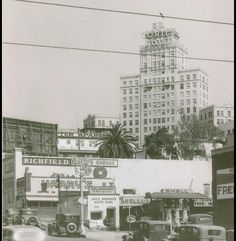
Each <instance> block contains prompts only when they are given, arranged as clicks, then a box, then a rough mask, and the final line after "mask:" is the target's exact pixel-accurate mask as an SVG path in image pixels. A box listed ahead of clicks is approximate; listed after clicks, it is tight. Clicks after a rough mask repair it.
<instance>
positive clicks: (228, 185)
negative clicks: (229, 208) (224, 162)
mask: <svg viewBox="0 0 236 241" xmlns="http://www.w3.org/2000/svg"><path fill="white" fill-rule="evenodd" d="M216 183H217V185H216V189H217V190H216V194H217V195H216V197H217V200H221V199H232V198H234V168H233V167H232V168H225V169H219V170H217V171H216Z"/></svg>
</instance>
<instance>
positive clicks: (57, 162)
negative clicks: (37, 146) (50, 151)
mask: <svg viewBox="0 0 236 241" xmlns="http://www.w3.org/2000/svg"><path fill="white" fill-rule="evenodd" d="M82 164H86V165H88V166H90V167H118V160H117V159H113V158H76V159H74V158H66V157H42V156H35V157H34V156H23V157H22V165H34V166H75V165H78V166H81V165H82Z"/></svg>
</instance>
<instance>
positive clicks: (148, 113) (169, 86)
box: [120, 24, 208, 146]
mask: <svg viewBox="0 0 236 241" xmlns="http://www.w3.org/2000/svg"><path fill="white" fill-rule="evenodd" d="M143 36H144V39H145V44H144V45H141V47H140V73H139V74H136V75H126V76H121V77H120V81H121V83H120V86H121V87H120V92H121V94H120V98H121V99H120V103H121V105H120V115H121V123H123V124H124V125H125V126H126V128H127V130H129V131H130V132H132V133H134V134H135V135H136V136H137V138H138V144H139V146H142V145H143V144H144V138H145V136H146V135H149V134H151V133H152V132H156V131H157V130H158V129H160V128H162V127H166V128H167V129H169V130H170V131H171V130H172V129H173V128H174V126H176V125H177V124H178V120H179V113H180V112H184V113H186V114H187V115H189V116H190V115H191V114H198V112H199V110H200V109H201V108H203V107H205V106H207V105H208V76H207V74H206V73H205V72H203V71H202V70H201V69H199V68H191V69H190V68H186V62H187V61H186V57H187V50H186V48H185V47H183V46H182V44H181V43H180V41H179V39H180V37H179V34H178V33H177V32H176V31H175V29H170V28H164V27H163V26H162V25H161V24H159V26H158V27H157V26H156V25H154V26H153V29H152V30H151V31H147V32H145V33H144V34H143Z"/></svg>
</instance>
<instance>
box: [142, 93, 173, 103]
mask: <svg viewBox="0 0 236 241" xmlns="http://www.w3.org/2000/svg"><path fill="white" fill-rule="evenodd" d="M174 96H175V93H174V92H170V93H162V94H160V93H158V94H153V95H144V96H143V98H144V101H146V100H148V99H149V100H152V99H160V98H162V99H165V97H166V98H174Z"/></svg>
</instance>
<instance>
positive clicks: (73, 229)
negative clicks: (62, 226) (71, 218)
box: [66, 223, 77, 234]
mask: <svg viewBox="0 0 236 241" xmlns="http://www.w3.org/2000/svg"><path fill="white" fill-rule="evenodd" d="M76 230H77V226H76V224H75V223H68V224H67V225H66V231H67V232H68V233H69V234H73V233H75V232H76Z"/></svg>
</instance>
